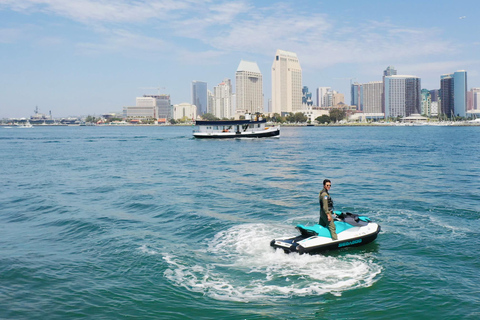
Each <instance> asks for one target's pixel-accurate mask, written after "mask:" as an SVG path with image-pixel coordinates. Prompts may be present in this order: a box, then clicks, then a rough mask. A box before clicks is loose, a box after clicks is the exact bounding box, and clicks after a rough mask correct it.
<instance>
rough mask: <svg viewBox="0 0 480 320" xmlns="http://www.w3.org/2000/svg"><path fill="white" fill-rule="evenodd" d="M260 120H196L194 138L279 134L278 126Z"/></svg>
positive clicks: (257, 136) (255, 136) (259, 136)
mask: <svg viewBox="0 0 480 320" xmlns="http://www.w3.org/2000/svg"><path fill="white" fill-rule="evenodd" d="M266 123H267V121H266V120H265V119H261V120H219V121H196V122H195V129H194V131H193V136H194V137H195V138H217V139H219V138H220V139H221V138H263V137H275V136H279V135H280V127H275V126H270V127H267V126H266Z"/></svg>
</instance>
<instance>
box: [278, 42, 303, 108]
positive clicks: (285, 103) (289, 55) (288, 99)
mask: <svg viewBox="0 0 480 320" xmlns="http://www.w3.org/2000/svg"><path fill="white" fill-rule="evenodd" d="M272 109H273V112H274V113H278V114H280V115H281V114H282V113H290V112H297V111H299V110H301V109H302V68H301V67H300V63H299V61H298V58H297V55H296V54H295V53H293V52H289V51H284V50H277V53H276V54H275V58H274V59H273V65H272Z"/></svg>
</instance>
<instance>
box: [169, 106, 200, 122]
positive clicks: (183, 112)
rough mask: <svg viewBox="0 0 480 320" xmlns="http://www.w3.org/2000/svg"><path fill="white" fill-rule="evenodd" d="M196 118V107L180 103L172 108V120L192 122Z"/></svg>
mask: <svg viewBox="0 0 480 320" xmlns="http://www.w3.org/2000/svg"><path fill="white" fill-rule="evenodd" d="M196 118H197V106H195V105H194V104H190V103H186V102H184V103H180V104H175V105H174V106H173V119H175V120H183V121H189V120H191V121H193V120H195V119H196Z"/></svg>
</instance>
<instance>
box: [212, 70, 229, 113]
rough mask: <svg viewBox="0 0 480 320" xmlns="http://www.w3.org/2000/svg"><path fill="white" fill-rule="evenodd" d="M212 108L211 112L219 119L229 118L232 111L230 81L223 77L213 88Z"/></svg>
mask: <svg viewBox="0 0 480 320" xmlns="http://www.w3.org/2000/svg"><path fill="white" fill-rule="evenodd" d="M213 97H214V106H215V107H214V108H213V114H214V115H215V116H216V117H217V118H220V119H223V118H227V119H229V118H231V117H233V116H234V114H232V113H231V111H232V82H231V80H230V79H224V80H223V82H221V83H220V84H219V85H218V86H216V87H214V88H213Z"/></svg>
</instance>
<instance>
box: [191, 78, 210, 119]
mask: <svg viewBox="0 0 480 320" xmlns="http://www.w3.org/2000/svg"><path fill="white" fill-rule="evenodd" d="M207 103H208V102H207V83H206V82H203V81H192V104H194V105H196V106H197V115H200V116H201V115H202V114H205V113H207V105H208V104H207Z"/></svg>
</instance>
